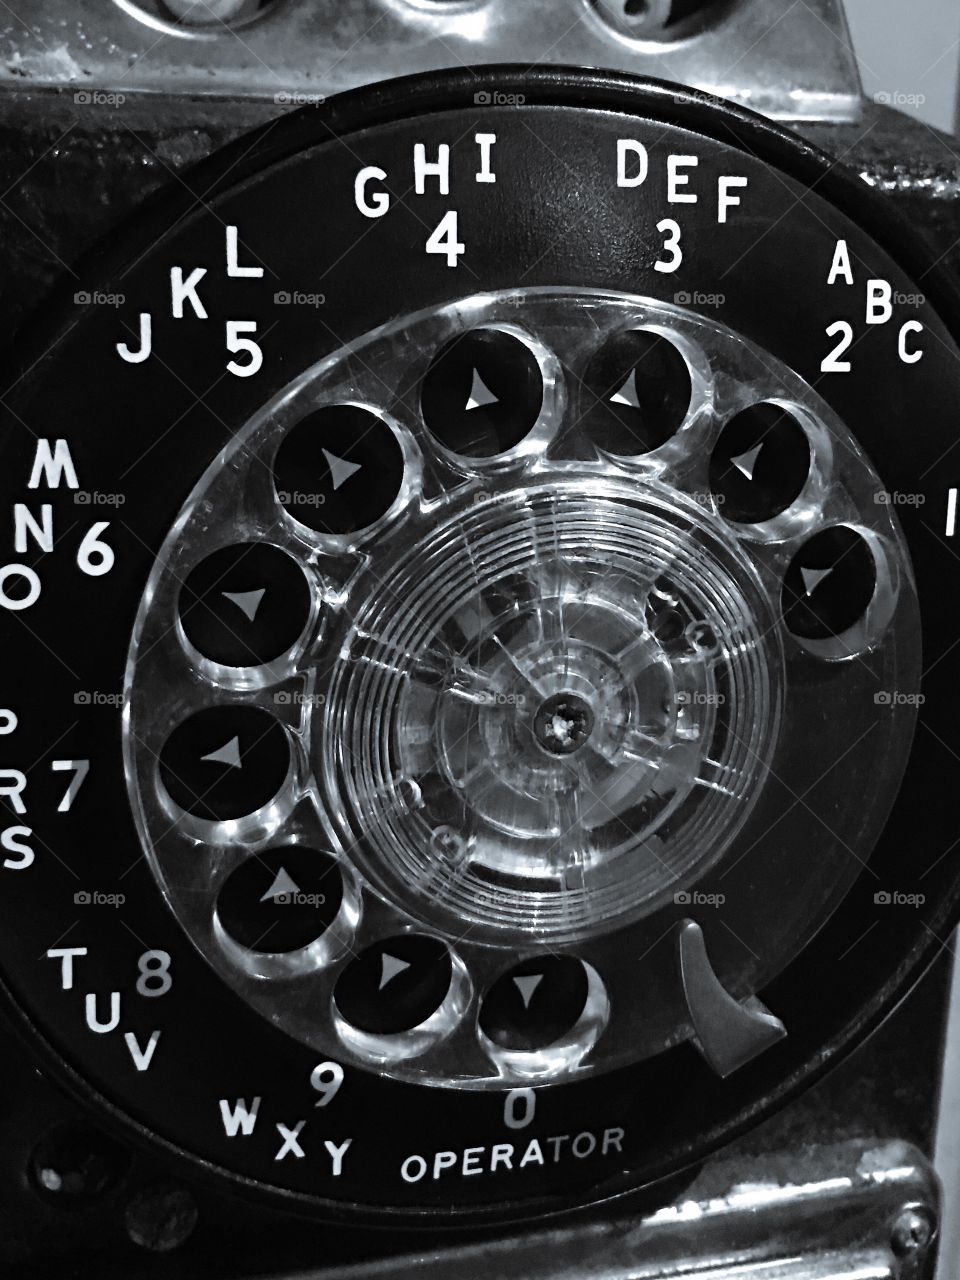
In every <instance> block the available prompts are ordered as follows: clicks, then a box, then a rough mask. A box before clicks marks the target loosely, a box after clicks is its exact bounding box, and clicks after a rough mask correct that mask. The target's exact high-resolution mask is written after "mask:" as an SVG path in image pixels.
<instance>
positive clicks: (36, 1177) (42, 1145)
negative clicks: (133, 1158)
mask: <svg viewBox="0 0 960 1280" xmlns="http://www.w3.org/2000/svg"><path fill="white" fill-rule="evenodd" d="M129 1162H130V1157H129V1154H128V1153H127V1152H126V1151H125V1150H124V1149H123V1148H122V1147H121V1146H119V1145H118V1144H117V1143H115V1142H113V1141H111V1139H109V1138H107V1137H105V1135H104V1134H102V1133H100V1132H98V1131H97V1130H96V1129H88V1128H85V1127H81V1126H75V1125H63V1126H61V1127H59V1128H57V1129H54V1130H53V1131H52V1132H51V1133H48V1134H47V1135H46V1136H45V1137H44V1138H43V1139H42V1140H41V1141H40V1142H39V1143H38V1144H37V1146H36V1148H35V1149H34V1151H33V1154H32V1155H31V1156H30V1162H29V1165H28V1169H27V1172H28V1176H29V1178H30V1181H31V1183H32V1184H33V1186H34V1188H35V1189H36V1190H37V1191H38V1192H39V1194H40V1195H42V1196H43V1197H44V1199H46V1200H49V1201H50V1202H51V1203H54V1204H56V1205H58V1206H59V1207H61V1208H64V1209H66V1208H82V1207H84V1206H86V1205H90V1204H93V1203H95V1202H96V1201H97V1200H100V1199H102V1197H103V1196H105V1195H106V1194H107V1193H108V1192H109V1191H110V1190H111V1189H112V1188H113V1187H114V1186H115V1185H116V1184H117V1183H118V1182H119V1181H120V1179H121V1178H122V1177H123V1175H124V1173H125V1172H126V1169H127V1166H128V1165H129Z"/></svg>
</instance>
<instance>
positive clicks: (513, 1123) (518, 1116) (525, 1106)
mask: <svg viewBox="0 0 960 1280" xmlns="http://www.w3.org/2000/svg"><path fill="white" fill-rule="evenodd" d="M536 1111H537V1097H536V1094H535V1093H534V1092H533V1090H532V1089H511V1091H510V1092H509V1093H508V1094H507V1096H506V1100H505V1101H504V1104H503V1123H504V1124H505V1125H506V1126H507V1128H508V1129H525V1128H526V1127H527V1125H528V1124H530V1123H531V1122H532V1120H533V1117H534V1116H535V1115H536Z"/></svg>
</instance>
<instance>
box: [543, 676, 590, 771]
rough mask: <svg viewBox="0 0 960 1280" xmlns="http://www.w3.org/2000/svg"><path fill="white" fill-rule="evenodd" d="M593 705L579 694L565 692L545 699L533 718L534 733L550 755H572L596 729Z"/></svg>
mask: <svg viewBox="0 0 960 1280" xmlns="http://www.w3.org/2000/svg"><path fill="white" fill-rule="evenodd" d="M593 726H594V716H593V708H592V707H591V706H590V703H589V702H587V701H586V699H584V698H581V697H580V696H579V694H576V693H571V692H569V691H564V692H562V693H555V694H553V695H552V696H551V697H549V698H546V699H544V701H543V702H542V703H541V704H540V707H539V708H538V710H537V713H536V715H535V716H534V718H533V734H534V737H535V738H536V740H537V743H538V745H539V746H540V747H542V748H543V750H544V751H546V752H547V753H548V754H549V755H553V756H569V755H572V754H573V753H574V752H575V751H579V750H580V748H581V747H582V746H583V745H584V743H586V742H587V740H588V739H589V737H590V735H591V734H592V732H593Z"/></svg>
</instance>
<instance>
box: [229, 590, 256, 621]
mask: <svg viewBox="0 0 960 1280" xmlns="http://www.w3.org/2000/svg"><path fill="white" fill-rule="evenodd" d="M220 594H221V595H222V596H223V597H224V599H225V600H229V601H230V603H231V604H235V605H236V606H237V608H238V609H241V610H242V611H243V612H244V613H245V614H246V615H247V617H248V618H249V619H250V621H251V622H252V621H253V620H254V618H255V617H256V616H257V610H258V609H259V608H260V601H261V600H262V599H263V597H264V596H265V595H266V594H267V589H266V587H261V588H260V590H259V591H221V592H220Z"/></svg>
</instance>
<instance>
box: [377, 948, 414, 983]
mask: <svg viewBox="0 0 960 1280" xmlns="http://www.w3.org/2000/svg"><path fill="white" fill-rule="evenodd" d="M380 964H381V966H382V967H381V969H380V988H379V989H380V990H381V991H382V990H383V988H384V987H385V986H386V985H387V983H388V982H392V981H393V979H394V978H395V977H396V976H397V974H398V973H403V971H404V969H409V968H410V966H409V964H408V963H407V962H406V960H398V959H397V957H396V956H391V955H389V954H388V953H387V952H386V951H385V952H384V953H383V955H382V956H381V957H380Z"/></svg>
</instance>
